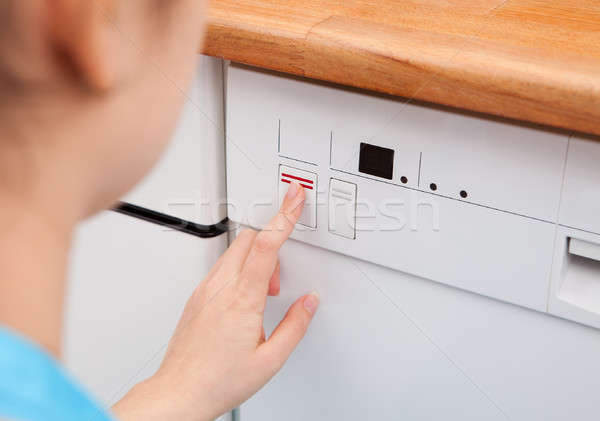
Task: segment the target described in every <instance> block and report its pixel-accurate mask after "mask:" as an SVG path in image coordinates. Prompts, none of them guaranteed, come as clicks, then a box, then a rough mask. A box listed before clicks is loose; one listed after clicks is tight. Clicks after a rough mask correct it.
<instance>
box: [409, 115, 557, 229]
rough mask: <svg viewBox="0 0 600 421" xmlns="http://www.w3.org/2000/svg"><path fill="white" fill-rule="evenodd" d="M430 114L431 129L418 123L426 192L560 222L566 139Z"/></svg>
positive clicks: (503, 123) (469, 117) (531, 129)
mask: <svg viewBox="0 0 600 421" xmlns="http://www.w3.org/2000/svg"><path fill="white" fill-rule="evenodd" d="M403 114H404V115H405V117H404V118H405V119H406V120H408V119H410V115H411V114H412V116H413V118H414V119H416V118H417V116H418V115H419V114H422V113H417V111H416V110H410V111H409V112H407V113H403ZM428 114H429V115H428V116H427V119H429V120H430V122H431V123H430V124H427V122H426V121H425V119H424V118H422V119H421V120H420V121H419V122H420V124H421V125H422V141H421V143H422V145H423V148H422V151H423V155H422V159H421V188H422V189H423V190H429V189H430V185H431V184H432V183H433V184H435V185H436V187H437V190H436V193H438V194H441V195H444V196H447V197H452V198H456V199H459V200H466V201H468V202H472V203H477V204H482V205H485V206H489V207H492V208H497V209H501V210H505V211H509V212H514V213H517V214H520V215H526V216H531V217H534V218H538V219H542V220H545V221H550V222H554V221H556V219H557V216H558V205H559V201H560V189H561V184H562V174H563V167H564V163H565V156H566V150H567V144H568V134H565V133H555V132H552V131H546V130H544V129H542V128H539V127H528V126H520V125H516V124H509V123H508V122H507V121H497V120H492V119H490V120H487V119H482V118H479V117H476V116H472V115H460V114H453V113H449V112H447V111H445V110H438V109H434V110H430V111H429V112H428ZM415 130H416V128H415ZM462 191H464V192H465V193H466V197H462V196H461V192H462Z"/></svg>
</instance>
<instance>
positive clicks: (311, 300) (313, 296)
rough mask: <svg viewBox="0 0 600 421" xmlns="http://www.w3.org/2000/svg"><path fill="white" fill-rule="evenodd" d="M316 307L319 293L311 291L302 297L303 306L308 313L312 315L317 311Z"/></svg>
mask: <svg viewBox="0 0 600 421" xmlns="http://www.w3.org/2000/svg"><path fill="white" fill-rule="evenodd" d="M317 307H319V294H317V293H316V292H311V293H310V294H308V295H307V296H306V298H305V299H304V308H305V309H306V311H308V313H309V314H310V315H313V314H315V311H317Z"/></svg>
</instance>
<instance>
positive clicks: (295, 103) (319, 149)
mask: <svg viewBox="0 0 600 421" xmlns="http://www.w3.org/2000/svg"><path fill="white" fill-rule="evenodd" d="M228 77H229V81H228V83H229V85H230V86H229V98H228V101H229V103H228V108H230V109H229V110H228V113H229V116H230V118H233V119H234V120H233V121H229V130H230V131H229V132H228V135H229V136H231V139H229V140H230V146H232V147H234V148H236V149H239V150H242V151H244V153H245V155H246V158H248V159H250V160H251V161H253V162H254V164H255V166H256V167H258V168H260V167H262V165H263V163H264V164H267V163H268V160H269V159H270V158H271V157H272V156H273V155H274V154H273V150H277V149H278V148H279V149H280V152H281V153H280V155H282V156H283V157H286V158H290V159H296V160H300V161H307V162H310V163H312V164H318V165H319V166H328V167H332V168H335V169H338V170H341V171H344V172H349V173H353V174H358V157H359V145H360V143H361V142H368V143H371V144H374V145H377V146H382V147H386V148H393V149H394V150H395V152H396V153H395V157H394V158H395V168H394V178H393V180H390V182H391V183H394V184H399V185H402V184H403V183H402V181H401V177H403V176H404V177H406V179H407V180H406V181H407V183H406V186H407V187H412V188H419V189H420V190H423V191H429V185H430V184H431V183H436V184H437V186H438V190H437V191H436V193H437V194H440V195H443V196H448V197H451V198H456V199H459V200H465V201H468V202H472V203H476V204H481V205H484V206H488V207H492V208H497V209H501V210H504V211H508V212H512V213H517V214H520V215H525V216H530V217H533V218H537V219H542V220H545V221H549V222H555V221H556V220H557V217H558V207H559V200H560V190H561V185H562V175H563V170H564V163H565V157H566V151H567V144H568V134H565V133H562V132H557V131H549V130H545V129H543V128H540V127H532V126H525V125H517V124H514V123H512V122H509V121H504V120H497V119H487V118H483V117H481V116H477V115H472V114H465V113H460V112H457V111H454V110H449V109H445V108H434V107H431V106H426V105H419V104H415V103H407V102H406V100H403V99H400V98H392V97H386V96H381V95H371V94H368V93H363V92H358V91H356V90H347V89H343V88H340V87H335V86H330V85H326V84H321V83H315V82H308V81H305V80H302V79H298V78H291V77H285V76H281V75H277V74H274V73H269V72H265V71H257V70H254V69H251V68H246V67H241V66H235V65H234V66H232V68H231V69H230V74H229V76H228ZM287 121H293V124H292V123H290V124H287V123H286V122H287ZM280 122H281V125H279V123H280ZM257 144H266V145H268V146H269V147H268V149H267V148H259V150H260V152H259V150H257V149H255V148H256V146H257ZM265 154H267V155H265ZM265 160H266V161H265ZM365 177H368V178H376V177H373V176H368V175H365ZM461 190H465V191H466V192H467V197H466V198H463V197H461V196H460V192H461Z"/></svg>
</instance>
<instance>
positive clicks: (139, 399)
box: [112, 374, 212, 421]
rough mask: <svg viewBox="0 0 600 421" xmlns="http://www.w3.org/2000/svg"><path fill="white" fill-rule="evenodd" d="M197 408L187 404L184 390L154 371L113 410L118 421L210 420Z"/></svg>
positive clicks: (195, 405)
mask: <svg viewBox="0 0 600 421" xmlns="http://www.w3.org/2000/svg"><path fill="white" fill-rule="evenodd" d="M192 407H193V408H192ZM198 407H199V405H197V402H196V403H195V404H194V405H189V403H187V404H186V396H185V391H182V390H180V388H179V387H176V386H175V385H173V384H170V383H169V382H167V381H165V379H164V378H162V377H161V376H159V375H158V374H155V375H154V376H152V377H150V378H148V379H146V380H144V381H142V382H140V383H138V384H136V385H135V386H134V387H133V388H132V389H131V390H130V391H129V392H128V393H127V394H126V395H125V396H124V397H123V398H122V399H121V400H120V401H119V402H117V403H116V404H115V405H114V406H113V408H112V411H113V414H114V415H115V417H116V418H117V420H118V421H183V420H185V421H188V420H189V421H211V419H212V418H211V417H210V416H208V415H207V414H206V413H205V412H202V413H200V412H199V411H197V410H196V409H197V408H198ZM205 409H206V408H205Z"/></svg>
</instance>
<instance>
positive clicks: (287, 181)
mask: <svg viewBox="0 0 600 421" xmlns="http://www.w3.org/2000/svg"><path fill="white" fill-rule="evenodd" d="M281 181H283V182H284V183H291V181H290V180H286V179H285V178H282V179H281ZM300 185H301V186H302V187H304V188H305V189H309V190H312V189H313V188H312V186H307V185H306V184H302V183H300Z"/></svg>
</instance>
